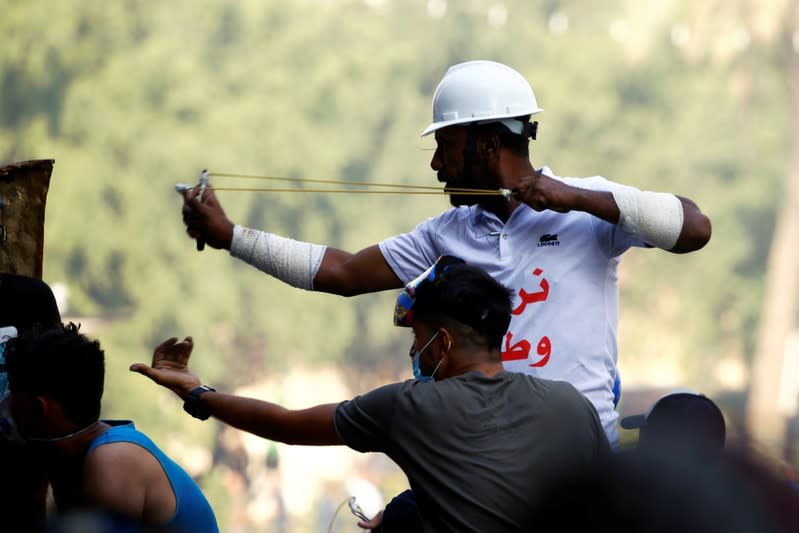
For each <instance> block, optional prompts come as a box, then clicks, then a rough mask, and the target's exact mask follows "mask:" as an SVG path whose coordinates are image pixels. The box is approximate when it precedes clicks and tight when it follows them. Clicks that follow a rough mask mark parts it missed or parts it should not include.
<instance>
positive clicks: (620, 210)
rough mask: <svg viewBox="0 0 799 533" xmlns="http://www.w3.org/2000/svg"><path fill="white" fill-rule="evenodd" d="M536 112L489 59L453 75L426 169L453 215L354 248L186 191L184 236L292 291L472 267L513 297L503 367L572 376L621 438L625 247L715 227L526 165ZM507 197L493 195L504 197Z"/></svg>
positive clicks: (611, 187) (658, 196) (356, 289)
mask: <svg viewBox="0 0 799 533" xmlns="http://www.w3.org/2000/svg"><path fill="white" fill-rule="evenodd" d="M541 111H542V110H541V108H539V107H538V103H537V101H536V98H535V95H534V94H533V91H532V89H531V88H530V85H529V84H528V83H527V81H526V80H525V79H524V77H523V76H522V75H521V74H519V73H518V72H516V71H515V70H513V69H512V68H510V67H507V66H505V65H502V64H500V63H495V62H492V61H470V62H467V63H461V64H459V65H454V66H452V67H450V69H449V70H448V71H447V73H446V74H445V75H444V78H443V79H442V81H441V83H440V84H439V86H438V88H437V89H436V93H435V96H434V98H433V123H432V124H430V126H428V127H427V129H425V130H424V132H423V134H422V135H429V134H434V135H435V139H436V144H437V149H436V151H435V153H434V154H433V159H432V161H431V162H430V166H431V167H432V168H433V170H434V171H435V172H436V173H437V177H438V180H439V181H441V182H443V183H445V184H446V186H447V187H449V188H465V189H480V190H487V191H488V192H487V194H486V195H484V196H483V195H466V194H462V195H458V194H452V195H451V196H450V200H451V203H452V205H453V206H454V208H453V209H450V210H448V211H445V212H444V213H442V214H441V215H439V216H437V217H433V218H430V219H428V220H426V221H424V222H422V223H420V224H419V225H418V226H417V227H416V228H415V229H414V230H413V231H411V232H409V233H406V234H402V235H398V236H395V237H391V238H389V239H386V240H384V241H382V242H381V243H379V244H376V245H373V246H370V247H368V248H365V249H363V250H361V251H360V252H357V253H354V254H353V253H349V252H346V251H343V250H339V249H335V248H329V247H325V246H320V245H316V244H309V243H301V242H297V241H294V240H291V239H285V238H283V237H279V236H277V235H273V234H271V233H265V232H261V231H257V230H253V229H247V228H244V227H242V226H238V225H234V224H233V223H232V222H231V221H230V220H228V219H227V217H226V216H225V214H224V211H223V210H222V208H221V206H220V204H219V202H218V201H217V199H216V197H215V195H214V194H213V191H212V190H211V191H210V192H207V193H206V195H205V196H204V197H203V202H202V203H200V202H198V201H197V191H196V190H194V191H188V192H186V193H184V200H185V203H184V206H183V219H184V222H185V224H186V226H187V232H188V234H189V235H190V236H191V237H193V238H197V239H200V240H204V241H205V242H207V243H208V244H209V245H211V246H213V247H215V248H224V249H228V250H230V253H231V255H233V256H234V257H238V258H239V259H242V260H244V261H245V262H247V263H249V264H251V265H253V266H255V267H257V268H259V269H261V270H262V271H264V272H266V273H268V274H270V275H272V276H274V277H276V278H278V279H280V280H282V281H284V282H286V283H289V284H291V285H293V286H295V287H299V288H303V289H306V290H317V291H324V292H330V293H335V294H341V295H347V296H350V295H355V294H362V293H367V292H375V291H381V290H386V289H394V288H399V287H402V286H403V284H405V283H407V282H408V281H410V280H412V279H414V278H415V277H416V276H418V275H419V274H420V273H421V272H423V271H424V270H425V269H427V268H428V267H429V266H430V265H431V264H433V263H434V262H435V260H436V258H438V257H439V256H441V255H455V256H458V257H462V258H464V259H465V260H466V261H467V262H469V263H470V264H473V265H476V266H478V267H480V268H482V269H484V270H485V271H486V272H488V273H489V274H490V275H491V276H493V277H494V278H495V279H496V280H497V281H499V282H500V283H502V284H503V285H505V286H507V287H511V288H512V289H513V291H514V292H515V295H516V296H515V300H514V310H513V320H512V322H511V324H510V327H509V329H508V332H507V333H506V335H505V338H504V340H503V351H502V358H503V363H504V366H505V368H507V369H509V370H513V371H518V372H523V373H526V374H532V375H536V376H540V377H544V378H549V379H562V380H567V381H569V382H571V383H572V384H573V385H574V386H575V387H577V389H579V390H580V391H581V392H582V393H583V394H585V395H586V396H587V397H588V398H589V399H590V400H591V401H592V402H593V404H594V406H595V407H596V409H597V412H598V413H599V416H600V418H601V420H602V424H603V427H604V429H605V431H606V433H607V435H608V438H609V440H610V442H611V444H612V445H616V444H617V443H618V438H619V436H618V429H617V424H616V423H617V414H616V412H615V411H614V392H613V384H614V379H615V378H616V376H617V374H616V351H617V350H616V326H617V322H618V290H617V274H616V267H617V265H618V262H619V259H620V256H621V254H622V253H623V252H625V251H626V250H627V249H629V248H630V247H631V246H637V247H658V248H661V249H664V250H668V251H671V252H675V253H685V252H692V251H695V250H698V249H700V248H702V247H703V246H704V245H705V244H706V243H707V242H708V240H709V239H710V233H711V226H710V221H709V219H708V218H707V217H706V216H705V215H704V214H702V212H701V211H700V210H699V208H698V207H697V206H696V204H695V203H694V202H692V201H691V200H688V199H686V198H683V197H678V196H675V195H673V194H667V193H656V192H647V191H640V190H638V189H635V188H633V187H628V186H624V185H620V184H617V183H613V182H611V181H608V180H606V179H604V178H602V177H599V176H594V177H590V178H582V179H578V178H561V177H558V176H557V175H555V174H554V173H553V172H552V171H551V170H550V169H549V168H548V167H543V168H540V169H536V168H535V167H534V166H533V164H532V163H531V162H530V159H529V152H528V143H529V139H530V138H533V139H535V135H536V129H537V123H536V122H530V117H531V116H532V115H535V114H537V113H540V112H541ZM498 189H502V190H508V191H512V194H509V195H505V196H503V195H499V194H497V190H498Z"/></svg>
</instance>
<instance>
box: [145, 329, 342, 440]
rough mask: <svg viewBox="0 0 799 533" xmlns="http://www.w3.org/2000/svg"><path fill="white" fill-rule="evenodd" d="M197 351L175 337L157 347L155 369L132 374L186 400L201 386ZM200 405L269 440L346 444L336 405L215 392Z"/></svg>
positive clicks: (205, 396) (202, 398) (149, 368)
mask: <svg viewBox="0 0 799 533" xmlns="http://www.w3.org/2000/svg"><path fill="white" fill-rule="evenodd" d="M193 347H194V343H193V340H192V338H191V337H186V338H185V339H184V340H183V341H181V342H178V340H177V338H176V337H173V338H171V339H168V340H166V341H164V342H163V343H161V344H160V345H159V346H158V347H156V349H155V351H154V352H153V361H152V366H147V365H145V364H143V363H136V364H134V365H131V367H130V370H131V371H133V372H138V373H139V374H143V375H145V376H147V377H148V378H150V379H151V380H153V381H154V382H156V383H157V384H159V385H161V386H162V387H166V388H168V389H170V390H171V391H172V392H174V393H175V394H177V395H178V396H180V398H182V399H183V400H185V399H186V398H188V396H189V393H190V392H191V391H192V390H194V389H195V388H197V387H199V386H200V384H201V382H200V379H199V378H198V377H197V376H195V375H194V374H192V373H191V372H190V371H189V367H188V363H189V357H190V355H191V351H192V349H193ZM199 401H200V402H201V403H202V404H204V405H205V406H207V407H208V408H209V409H210V413H211V416H213V417H214V418H216V419H218V420H220V421H222V422H224V423H225V424H229V425H231V426H233V427H235V428H237V429H240V430H242V431H246V432H248V433H252V434H254V435H258V436H260V437H263V438H265V439H270V440H275V441H278V442H285V443H286V444H304V445H311V446H319V445H333V444H343V442H342V441H341V438H340V437H339V436H338V433H336V430H335V428H334V425H333V414H334V413H335V410H336V406H337V405H338V404H335V403H331V404H323V405H317V406H315V407H311V408H309V409H300V410H293V409H286V408H284V407H281V406H279V405H276V404H273V403H270V402H265V401H261V400H256V399H253V398H244V397H241V396H234V395H232V394H224V393H221V392H213V391H208V392H205V393H204V394H202V396H200V399H199Z"/></svg>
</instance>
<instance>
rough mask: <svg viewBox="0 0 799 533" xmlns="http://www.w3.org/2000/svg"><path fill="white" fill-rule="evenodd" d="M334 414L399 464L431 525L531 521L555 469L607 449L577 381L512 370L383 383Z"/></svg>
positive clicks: (469, 527)
mask: <svg viewBox="0 0 799 533" xmlns="http://www.w3.org/2000/svg"><path fill="white" fill-rule="evenodd" d="M334 424H335V427H336V431H337V432H338V434H339V436H340V437H341V438H342V440H343V441H344V442H345V443H346V444H347V445H348V446H349V447H351V448H353V449H355V450H358V451H360V452H383V453H385V454H386V455H388V456H389V457H391V459H393V460H394V461H395V462H396V463H397V464H398V465H399V467H400V468H401V469H402V470H403V471H404V472H405V475H407V476H408V480H409V482H410V485H411V488H412V489H413V491H414V494H415V495H416V501H417V505H418V507H419V512H420V514H421V516H422V522H423V523H424V525H425V530H427V531H492V532H495V531H519V530H529V529H530V528H531V526H532V524H529V523H528V521H527V517H528V516H529V513H530V511H531V509H532V507H533V503H534V502H535V500H536V497H537V494H538V493H539V492H540V491H541V489H542V486H543V485H544V484H545V483H546V482H547V480H548V479H549V478H550V477H551V476H559V475H563V474H565V473H567V472H568V471H569V469H579V468H582V467H584V466H586V465H588V464H590V463H591V462H592V461H594V460H595V459H597V458H598V457H599V456H601V455H602V454H604V453H607V452H608V451H609V446H608V442H607V438H606V437H605V432H604V431H603V430H602V425H601V424H600V422H599V417H598V416H597V414H596V410H595V409H594V407H593V405H591V403H590V402H589V401H588V400H587V399H586V398H585V397H584V396H583V395H582V394H580V393H579V392H578V391H577V389H575V388H574V387H573V386H572V385H570V384H568V383H566V382H562V381H550V380H544V379H539V378H534V377H532V376H526V375H523V374H519V373H515V372H506V371H502V372H500V373H498V374H497V375H496V376H494V377H491V378H488V377H485V376H484V375H483V374H481V373H479V372H469V373H467V374H463V375H460V376H457V377H454V378H449V379H445V380H441V381H432V382H420V381H415V380H409V381H405V382H403V383H395V384H392V385H386V386H384V387H380V388H378V389H375V390H373V391H371V392H369V393H366V394H364V395H362V396H357V397H355V398H353V399H352V400H349V401H345V402H342V403H341V404H339V406H338V407H337V408H336V412H335V416H334Z"/></svg>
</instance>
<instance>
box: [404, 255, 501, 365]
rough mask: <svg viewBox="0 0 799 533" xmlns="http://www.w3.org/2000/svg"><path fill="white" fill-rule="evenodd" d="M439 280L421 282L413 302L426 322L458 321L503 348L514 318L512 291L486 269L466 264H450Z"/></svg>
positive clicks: (481, 340)
mask: <svg viewBox="0 0 799 533" xmlns="http://www.w3.org/2000/svg"><path fill="white" fill-rule="evenodd" d="M440 278H441V279H440V281H439V282H437V283H426V284H423V285H420V287H419V289H418V290H417V292H416V300H415V302H414V304H413V309H414V316H415V318H416V319H417V320H420V321H422V322H436V321H438V322H443V321H446V320H447V319H449V320H454V321H456V322H458V323H460V324H462V325H465V326H468V327H469V328H471V330H472V331H473V332H474V333H476V334H477V336H478V337H479V339H477V341H476V342H479V343H481V344H483V345H485V346H487V347H489V348H492V349H493V348H501V347H502V338H503V337H504V336H505V333H506V332H507V331H508V326H509V325H510V319H511V294H512V291H511V290H510V289H508V288H507V287H505V286H504V285H502V284H501V283H499V282H498V281H497V280H495V279H494V278H492V277H491V276H489V275H488V274H487V273H486V272H485V271H484V270H483V269H481V268H479V267H476V266H474V265H469V264H466V263H458V264H453V265H449V266H448V267H447V269H446V270H445V271H444V272H443V273H442V274H440Z"/></svg>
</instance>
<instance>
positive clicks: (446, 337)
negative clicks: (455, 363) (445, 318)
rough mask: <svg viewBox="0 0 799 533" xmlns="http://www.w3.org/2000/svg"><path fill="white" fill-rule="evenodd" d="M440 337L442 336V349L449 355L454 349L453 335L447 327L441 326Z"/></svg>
mask: <svg viewBox="0 0 799 533" xmlns="http://www.w3.org/2000/svg"><path fill="white" fill-rule="evenodd" d="M439 331H440V332H441V333H439V337H440V338H441V350H442V351H443V352H444V353H445V355H449V352H450V350H452V340H453V336H452V333H450V331H449V330H448V329H447V328H444V327H442V328H440V329H439Z"/></svg>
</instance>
